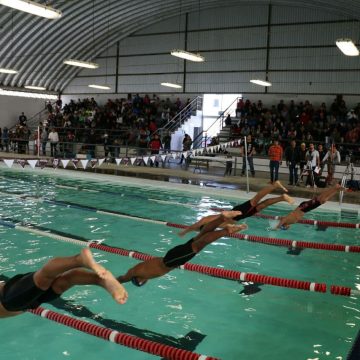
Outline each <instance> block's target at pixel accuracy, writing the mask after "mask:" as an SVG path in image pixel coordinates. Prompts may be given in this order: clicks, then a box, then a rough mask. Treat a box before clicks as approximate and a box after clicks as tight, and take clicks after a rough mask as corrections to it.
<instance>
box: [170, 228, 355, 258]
mask: <svg viewBox="0 0 360 360" xmlns="http://www.w3.org/2000/svg"><path fill="white" fill-rule="evenodd" d="M166 225H167V226H170V227H175V228H179V229H186V228H187V226H186V225H182V224H176V223H170V222H167V223H166ZM229 237H232V238H237V239H241V240H247V241H251V242H258V243H262V244H268V245H276V246H284V247H291V248H302V249H316V250H327V251H342V252H354V253H359V252H360V246H358V245H341V244H324V243H317V242H311V241H298V240H290V239H280V238H271V237H266V236H257V235H249V234H230V235H229Z"/></svg>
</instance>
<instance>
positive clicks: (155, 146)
mask: <svg viewBox="0 0 360 360" xmlns="http://www.w3.org/2000/svg"><path fill="white" fill-rule="evenodd" d="M149 148H150V150H151V155H158V154H159V151H160V149H161V148H162V144H161V140H160V138H159V135H158V134H154V135H153V137H152V139H151V140H150V142H149ZM150 161H151V162H150V166H151V167H152V166H154V162H153V161H152V160H150ZM155 166H156V167H159V161H158V159H157V156H155Z"/></svg>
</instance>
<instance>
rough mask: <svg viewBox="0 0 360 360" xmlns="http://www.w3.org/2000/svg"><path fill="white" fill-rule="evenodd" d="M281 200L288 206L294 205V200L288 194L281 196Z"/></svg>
mask: <svg viewBox="0 0 360 360" xmlns="http://www.w3.org/2000/svg"><path fill="white" fill-rule="evenodd" d="M282 197H283V199H284V200H285V201H286V202H288V203H289V204H290V205H292V204H294V203H295V200H294V199H293V198H292V197H291V196H289V195H288V194H282Z"/></svg>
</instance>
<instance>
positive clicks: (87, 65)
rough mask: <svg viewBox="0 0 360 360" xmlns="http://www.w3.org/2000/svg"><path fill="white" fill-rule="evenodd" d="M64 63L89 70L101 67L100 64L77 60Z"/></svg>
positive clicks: (68, 60)
mask: <svg viewBox="0 0 360 360" xmlns="http://www.w3.org/2000/svg"><path fill="white" fill-rule="evenodd" d="M63 62H64V64H66V65H72V66H79V67H83V68H87V69H97V68H98V67H99V64H96V63H93V62H90V61H82V60H76V59H66V60H64V61H63Z"/></svg>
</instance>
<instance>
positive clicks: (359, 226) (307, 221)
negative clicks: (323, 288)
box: [211, 208, 360, 229]
mask: <svg viewBox="0 0 360 360" xmlns="http://www.w3.org/2000/svg"><path fill="white" fill-rule="evenodd" d="M211 210H213V211H223V210H224V209H221V208H211ZM255 216H257V217H261V218H263V219H275V220H280V219H282V216H273V215H265V214H260V213H257V214H255ZM298 223H300V224H307V225H314V226H328V227H339V228H348V229H360V223H357V224H355V223H346V222H336V221H321V220H312V219H302V220H299V221H298Z"/></svg>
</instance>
